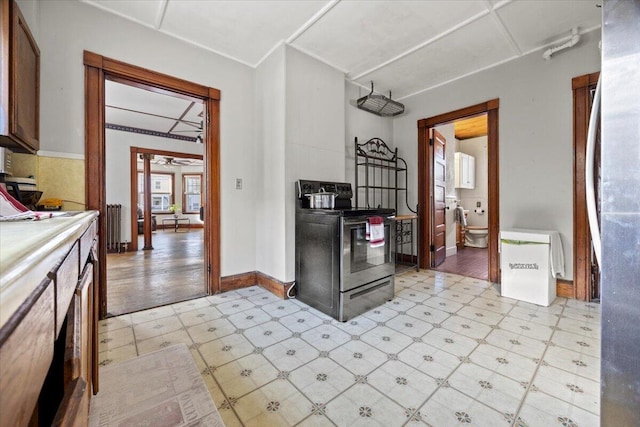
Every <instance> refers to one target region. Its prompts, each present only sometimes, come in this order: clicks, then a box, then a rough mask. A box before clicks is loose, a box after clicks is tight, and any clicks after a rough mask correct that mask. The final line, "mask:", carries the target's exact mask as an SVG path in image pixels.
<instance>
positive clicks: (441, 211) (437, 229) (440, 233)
mask: <svg viewBox="0 0 640 427" xmlns="http://www.w3.org/2000/svg"><path fill="white" fill-rule="evenodd" d="M431 143H432V145H433V195H432V200H433V216H432V218H433V223H432V229H431V238H432V242H431V244H432V248H433V256H432V257H431V267H437V266H438V265H440V264H442V262H443V261H444V259H445V258H446V256H447V242H446V231H447V227H446V224H445V208H446V203H445V193H446V189H445V182H446V171H447V165H446V158H445V157H446V156H445V147H446V143H447V141H446V140H445V139H444V137H443V136H442V135H441V134H440V132H438V131H437V130H435V129H433V133H432V135H431Z"/></svg>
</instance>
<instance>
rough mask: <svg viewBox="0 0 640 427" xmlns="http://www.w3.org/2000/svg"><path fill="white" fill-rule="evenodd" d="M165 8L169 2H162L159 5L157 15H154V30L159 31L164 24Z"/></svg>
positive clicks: (163, 0) (167, 0)
mask: <svg viewBox="0 0 640 427" xmlns="http://www.w3.org/2000/svg"><path fill="white" fill-rule="evenodd" d="M167 6H169V0H162V2H161V3H160V7H159V9H158V14H157V15H156V24H155V27H156V30H159V29H160V27H162V23H163V22H164V16H165V15H166V13H167Z"/></svg>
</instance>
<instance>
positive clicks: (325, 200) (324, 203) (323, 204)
mask: <svg viewBox="0 0 640 427" xmlns="http://www.w3.org/2000/svg"><path fill="white" fill-rule="evenodd" d="M337 195H338V193H328V192H327V191H326V190H325V189H324V188H323V187H321V188H320V191H319V192H318V193H309V194H305V197H308V198H309V207H310V208H311V209H333V208H334V207H335V205H336V196H337Z"/></svg>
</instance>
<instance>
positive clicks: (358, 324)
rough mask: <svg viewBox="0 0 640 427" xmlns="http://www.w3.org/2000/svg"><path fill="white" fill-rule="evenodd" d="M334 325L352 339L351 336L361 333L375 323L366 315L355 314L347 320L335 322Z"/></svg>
mask: <svg viewBox="0 0 640 427" xmlns="http://www.w3.org/2000/svg"><path fill="white" fill-rule="evenodd" d="M334 326H335V327H337V328H338V329H340V330H341V331H343V332H346V333H347V334H349V335H351V336H352V338H351V339H354V338H353V336H357V335H362V334H364V333H365V332H367V331H370V330H371V329H373V328H375V327H376V326H377V323H376V322H374V321H373V320H371V319H369V318H367V317H364V316H356V317H354V318H353V319H351V320H349V321H347V322H336V323H335V324H334Z"/></svg>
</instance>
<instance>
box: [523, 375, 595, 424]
mask: <svg viewBox="0 0 640 427" xmlns="http://www.w3.org/2000/svg"><path fill="white" fill-rule="evenodd" d="M533 385H534V386H535V387H536V390H534V391H532V392H530V393H535V392H544V393H546V394H548V395H551V396H554V397H556V398H558V399H561V400H564V401H565V402H568V403H570V404H572V405H574V406H578V407H580V408H582V409H584V410H586V411H589V412H592V413H594V414H599V413H600V384H599V383H598V382H596V381H592V380H589V379H587V378H584V377H581V376H578V375H575V374H572V373H569V372H566V371H563V370H561V369H558V368H555V367H553V366H549V365H544V364H543V365H542V366H540V368H539V369H538V372H537V374H536V376H535V378H534V379H533Z"/></svg>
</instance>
